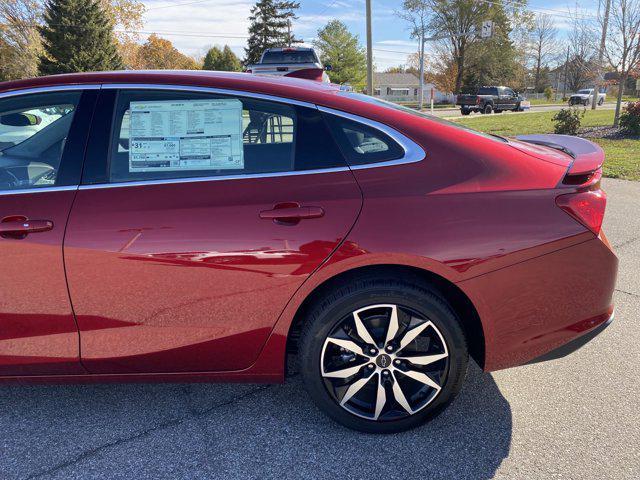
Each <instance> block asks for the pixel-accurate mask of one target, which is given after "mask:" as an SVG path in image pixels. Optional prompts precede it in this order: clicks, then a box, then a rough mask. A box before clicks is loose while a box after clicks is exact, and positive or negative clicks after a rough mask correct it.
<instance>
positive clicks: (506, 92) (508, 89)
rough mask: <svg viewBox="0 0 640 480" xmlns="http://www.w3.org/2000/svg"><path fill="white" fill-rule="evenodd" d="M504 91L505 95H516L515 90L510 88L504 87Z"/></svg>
mask: <svg viewBox="0 0 640 480" xmlns="http://www.w3.org/2000/svg"><path fill="white" fill-rule="evenodd" d="M504 93H505V95H509V96H510V97H515V96H516V94H515V92H514V91H513V90H511V89H510V88H505V89H504Z"/></svg>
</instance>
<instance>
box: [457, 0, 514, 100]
mask: <svg viewBox="0 0 640 480" xmlns="http://www.w3.org/2000/svg"><path fill="white" fill-rule="evenodd" d="M484 18H487V19H489V20H492V21H493V35H492V36H491V38H485V39H476V40H475V41H473V42H471V43H470V44H469V45H468V47H467V57H466V62H465V64H464V69H465V70H464V74H463V84H464V88H463V90H465V91H475V90H476V89H477V88H478V87H480V86H482V85H501V84H502V85H505V84H506V85H514V86H515V83H518V80H523V79H519V78H518V76H519V75H518V73H519V72H520V71H521V69H520V66H519V64H518V62H517V58H518V51H517V49H516V47H515V45H514V43H513V41H512V40H511V38H510V34H511V23H510V18H511V16H510V14H507V11H506V10H505V7H504V6H503V5H502V4H501V3H500V2H492V3H491V4H490V5H487V10H486V12H485V16H484ZM522 83H523V82H522ZM522 83H521V85H522Z"/></svg>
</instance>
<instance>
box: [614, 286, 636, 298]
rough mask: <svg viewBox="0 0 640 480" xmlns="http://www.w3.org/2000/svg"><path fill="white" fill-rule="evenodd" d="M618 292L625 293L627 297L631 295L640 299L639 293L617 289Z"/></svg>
mask: <svg viewBox="0 0 640 480" xmlns="http://www.w3.org/2000/svg"><path fill="white" fill-rule="evenodd" d="M616 292H620V293H624V294H625V295H631V296H632V297H636V298H640V294H638V293H633V292H627V291H626V290H620V289H619V288H616Z"/></svg>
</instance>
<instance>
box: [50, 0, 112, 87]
mask: <svg viewBox="0 0 640 480" xmlns="http://www.w3.org/2000/svg"><path fill="white" fill-rule="evenodd" d="M40 34H41V35H42V41H43V46H44V53H43V54H42V55H41V56H40V59H39V68H38V70H39V72H40V74H41V75H53V74H56V73H72V72H90V71H98V70H117V69H120V68H122V60H121V58H120V55H119V54H118V51H117V47H116V43H115V41H114V36H113V25H112V22H111V20H110V17H109V15H107V12H105V10H104V8H103V7H102V5H101V3H100V1H98V0H48V1H47V3H46V6H45V12H44V25H43V26H42V27H40Z"/></svg>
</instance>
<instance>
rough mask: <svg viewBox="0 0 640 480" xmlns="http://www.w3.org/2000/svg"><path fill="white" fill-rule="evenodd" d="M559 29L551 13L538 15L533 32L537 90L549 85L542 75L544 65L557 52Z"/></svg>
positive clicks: (534, 79)
mask: <svg viewBox="0 0 640 480" xmlns="http://www.w3.org/2000/svg"><path fill="white" fill-rule="evenodd" d="M557 34H558V29H557V28H556V25H555V21H554V19H553V17H552V16H551V15H547V14H541V15H538V16H537V17H536V20H535V25H534V28H533V32H532V35H531V36H532V44H533V45H532V46H533V58H534V74H533V75H534V78H533V84H534V86H535V89H536V92H541V91H543V90H544V88H545V87H546V86H547V83H548V79H547V78H543V77H542V73H543V67H545V66H546V63H547V62H548V60H549V57H551V55H553V54H554V53H556V36H557Z"/></svg>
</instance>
